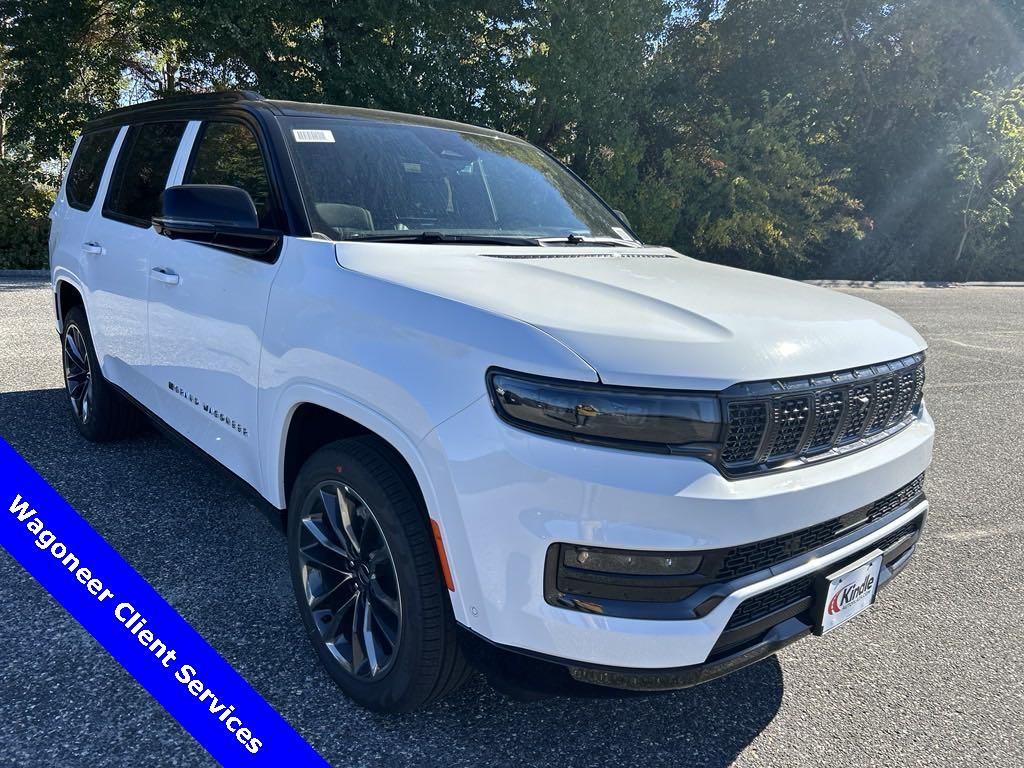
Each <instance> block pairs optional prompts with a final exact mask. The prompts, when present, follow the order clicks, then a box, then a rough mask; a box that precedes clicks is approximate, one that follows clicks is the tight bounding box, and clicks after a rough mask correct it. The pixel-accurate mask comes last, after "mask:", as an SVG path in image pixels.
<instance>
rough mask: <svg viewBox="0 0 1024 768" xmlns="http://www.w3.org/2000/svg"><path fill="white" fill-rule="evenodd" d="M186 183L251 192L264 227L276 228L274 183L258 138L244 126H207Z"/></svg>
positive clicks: (193, 156) (237, 124) (200, 138)
mask: <svg viewBox="0 0 1024 768" xmlns="http://www.w3.org/2000/svg"><path fill="white" fill-rule="evenodd" d="M185 183H186V184H227V185H228V186H232V187H239V188H241V189H244V190H245V191H246V192H248V193H249V197H251V198H252V201H253V203H255V205H256V213H257V214H259V219H260V226H262V227H269V226H272V225H273V221H272V217H273V211H272V209H271V205H270V180H269V178H268V177H267V167H266V165H265V164H264V162H263V154H262V153H261V152H260V146H259V143H258V142H257V140H256V136H255V135H254V134H253V132H252V131H251V130H249V128H247V127H246V126H244V125H241V124H240V123H206V124H205V125H204V126H203V130H202V133H201V134H200V136H199V139H198V143H197V145H196V148H195V149H194V150H193V154H192V161H191V163H190V165H189V169H188V172H187V173H186V174H185Z"/></svg>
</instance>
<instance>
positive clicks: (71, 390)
mask: <svg viewBox="0 0 1024 768" xmlns="http://www.w3.org/2000/svg"><path fill="white" fill-rule="evenodd" d="M68 385H69V386H68V394H69V395H71V399H72V400H81V399H82V396H83V395H84V394H85V390H86V389H87V388H88V386H89V380H88V379H86V378H84V377H83V378H80V379H68Z"/></svg>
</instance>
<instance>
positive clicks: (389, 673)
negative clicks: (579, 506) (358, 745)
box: [288, 437, 468, 712]
mask: <svg viewBox="0 0 1024 768" xmlns="http://www.w3.org/2000/svg"><path fill="white" fill-rule="evenodd" d="M403 470H404V468H403V467H402V466H400V465H399V464H398V461H397V460H396V459H395V458H394V456H393V454H392V453H391V451H390V450H389V449H388V448H387V446H386V445H385V444H384V443H383V442H382V441H380V440H379V439H377V438H373V437H357V438H350V439H348V440H341V441H338V442H336V443H332V444H330V445H328V446H326V447H324V448H322V449H320V450H319V451H317V452H316V453H315V454H313V456H312V457H311V458H310V459H309V460H308V461H307V462H306V464H305V465H304V466H303V468H302V470H301V471H300V472H299V476H298V478H297V480H296V482H295V486H294V488H293V490H292V496H291V503H290V505H289V519H288V554H289V561H290V565H291V571H292V581H293V584H294V588H295V595H296V598H297V600H298V604H299V611H300V613H301V614H302V621H303V624H304V625H305V627H306V633H307V635H308V636H309V639H310V641H311V642H312V643H313V647H314V649H315V650H316V653H317V655H318V656H319V658H320V661H321V662H322V663H323V665H324V667H325V668H326V669H327V671H328V673H329V674H330V675H331V677H332V678H333V679H334V680H335V682H337V684H338V685H339V686H340V687H341V689H342V690H343V691H345V693H346V694H348V696H350V697H351V698H352V699H354V700H355V701H356V702H358V703H359V704H361V705H363V706H365V707H367V708H370V709H374V710H378V711H386V712H406V711H410V710H413V709H417V708H420V707H423V706H426V705H427V704H429V703H431V702H432V701H434V700H436V699H438V698H440V697H441V696H444V695H445V694H447V693H449V692H450V691H452V690H454V689H455V688H456V687H458V686H459V685H460V684H461V683H462V682H463V681H464V680H465V678H466V677H467V675H468V667H467V665H466V662H465V660H464V658H463V656H462V653H461V651H460V649H459V647H458V643H457V639H456V630H455V620H454V617H453V616H452V611H451V606H450V604H449V601H448V595H447V591H446V589H445V586H444V583H443V580H442V577H441V573H440V569H439V564H438V561H437V557H436V555H435V552H434V548H433V543H432V537H431V535H430V531H429V529H428V527H427V518H426V515H425V514H424V512H425V511H424V510H423V508H422V502H421V501H420V499H419V494H418V493H417V492H416V490H415V489H414V488H413V487H412V486H411V482H412V481H411V479H409V478H408V477H407V474H408V473H407V472H406V471H403Z"/></svg>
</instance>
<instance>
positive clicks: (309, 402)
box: [264, 385, 438, 519]
mask: <svg viewBox="0 0 1024 768" xmlns="http://www.w3.org/2000/svg"><path fill="white" fill-rule="evenodd" d="M281 402H282V403H283V404H282V405H281V406H279V407H278V408H277V409H276V414H275V418H274V423H273V426H272V427H271V431H270V433H269V434H270V436H273V435H275V434H276V435H278V436H279V438H278V440H277V441H276V442H275V441H274V440H273V439H272V437H271V439H268V440H267V442H266V444H267V446H268V448H269V449H270V451H269V455H268V456H267V457H266V465H265V466H266V467H267V469H268V470H269V471H267V472H266V473H265V475H264V476H265V477H266V478H267V479H268V483H267V485H268V487H267V489H266V490H267V493H266V494H265V495H266V497H267V499H268V500H269V501H270V502H271V503H273V504H274V505H275V506H277V507H278V508H279V509H284V508H286V507H287V503H288V495H289V493H290V492H291V486H292V484H293V483H294V481H295V477H296V476H297V474H298V471H299V469H300V468H301V466H302V464H303V463H304V462H305V460H306V459H307V458H308V457H309V456H310V455H312V453H313V452H314V451H316V450H318V449H319V448H321V447H323V446H324V445H326V444H328V443H330V442H333V441H334V440H339V439H343V438H345V437H353V436H356V435H372V436H375V437H378V438H379V439H381V440H382V441H383V442H384V443H385V444H386V445H387V446H388V447H389V448H390V449H391V450H392V451H393V452H394V454H395V457H396V458H397V459H399V460H400V462H401V464H402V465H404V468H405V470H407V472H408V474H409V477H410V479H411V480H413V481H415V485H416V488H417V490H418V491H419V493H420V496H421V497H422V499H423V503H424V506H425V507H426V510H427V514H428V516H429V517H430V518H432V519H437V515H436V513H435V510H436V508H437V506H438V503H437V496H436V493H435V489H434V485H433V483H432V481H431V479H430V475H429V473H428V472H427V467H426V464H425V462H424V460H423V457H422V456H421V455H420V451H419V449H418V448H417V446H416V443H415V442H414V440H413V439H412V438H410V437H409V436H408V435H407V434H406V433H405V432H404V431H403V430H402V429H400V428H399V427H398V426H397V425H396V424H395V423H394V422H392V421H391V420H390V419H388V418H387V417H385V416H384V415H382V414H380V413H378V412H377V411H375V410H373V409H371V408H369V407H368V406H366V405H364V404H362V403H359V402H356V401H354V400H352V399H351V398H348V397H346V396H344V395H341V394H339V393H336V392H331V391H329V390H326V389H323V388H321V387H319V386H315V385H299V386H297V387H294V388H292V389H291V390H289V396H288V397H287V398H282V399H281Z"/></svg>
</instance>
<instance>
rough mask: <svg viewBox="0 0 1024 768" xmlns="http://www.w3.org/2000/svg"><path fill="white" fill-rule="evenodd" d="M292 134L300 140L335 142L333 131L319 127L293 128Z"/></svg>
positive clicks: (306, 141)
mask: <svg viewBox="0 0 1024 768" xmlns="http://www.w3.org/2000/svg"><path fill="white" fill-rule="evenodd" d="M292 136H294V137H295V140H296V141H298V142H304V143H308V142H314V143H320V144H333V143H334V134H333V133H331V132H330V131H322V130H319V129H316V130H314V129H312V128H293V129H292Z"/></svg>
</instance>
